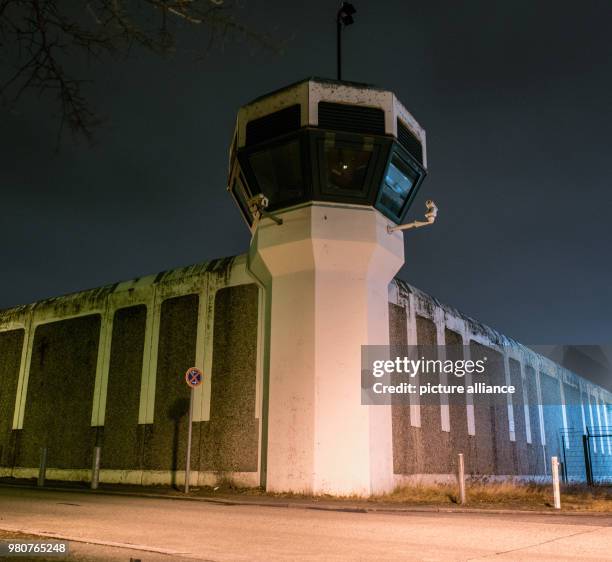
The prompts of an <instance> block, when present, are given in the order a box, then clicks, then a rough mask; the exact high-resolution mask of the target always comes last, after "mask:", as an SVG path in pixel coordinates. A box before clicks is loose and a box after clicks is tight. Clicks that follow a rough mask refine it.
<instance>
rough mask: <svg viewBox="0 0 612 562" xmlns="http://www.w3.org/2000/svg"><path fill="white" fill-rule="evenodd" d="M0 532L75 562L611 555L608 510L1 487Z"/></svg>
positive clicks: (582, 557)
mask: <svg viewBox="0 0 612 562" xmlns="http://www.w3.org/2000/svg"><path fill="white" fill-rule="evenodd" d="M0 529H3V530H5V531H6V530H8V531H12V532H17V531H18V532H25V533H31V534H35V535H36V534H41V533H42V534H43V536H49V537H51V536H57V537H64V538H66V539H68V540H70V541H74V542H71V549H72V552H73V553H74V558H71V560H92V561H93V560H124V561H126V562H127V561H129V560H130V558H133V559H139V560H141V561H142V562H145V561H147V562H148V561H150V562H156V561H167V560H179V561H180V560H184V559H187V560H189V559H191V560H206V561H215V562H217V561H218V562H221V561H242V560H248V561H259V560H261V561H266V562H272V561H281V560H282V561H283V562H285V561H288V560H308V561H314V560H325V561H345V560H364V561H365V560H367V561H372V560H385V561H391V560H402V561H410V560H422V561H434V560H444V561H447V560H491V559H495V560H512V561H518V560H543V561H547V560H550V561H553V560H554V561H555V562H558V561H560V560H581V561H598V562H600V561H603V560H611V559H612V517H608V516H605V517H602V516H593V517H591V516H561V515H557V516H555V515H496V514H480V513H478V514H474V513H402V514H385V513H351V512H341V511H322V510H315V509H301V508H287V507H262V506H243V505H221V504H214V503H207V502H199V501H198V502H196V501H182V500H171V499H157V498H143V497H129V496H112V495H101V494H90V493H79V492H72V491H50V490H36V489H26V488H10V487H0ZM2 536H3V535H2V534H0V539H1V537H2ZM4 536H6V534H5V535H4ZM13 560H15V561H19V560H23V558H13ZM32 560H35V559H32ZM56 560H57V559H56Z"/></svg>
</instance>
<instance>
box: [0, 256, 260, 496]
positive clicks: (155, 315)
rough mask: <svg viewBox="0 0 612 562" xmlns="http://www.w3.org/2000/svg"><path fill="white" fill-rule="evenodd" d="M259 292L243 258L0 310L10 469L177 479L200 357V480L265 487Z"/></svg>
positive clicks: (0, 397)
mask: <svg viewBox="0 0 612 562" xmlns="http://www.w3.org/2000/svg"><path fill="white" fill-rule="evenodd" d="M258 299H259V294H258V289H257V287H256V286H255V285H254V284H253V283H252V282H251V279H250V277H248V276H247V275H246V271H245V266H244V260H243V259H242V258H237V259H231V260H219V261H216V262H211V263H209V264H203V265H200V266H194V267H192V268H183V269H180V270H173V271H171V272H166V273H162V274H159V275H157V276H151V277H149V278H143V279H137V280H133V281H130V282H127V283H122V284H117V285H112V286H108V287H104V288H102V289H96V290H94V291H85V292H82V293H77V294H74V295H68V296H66V297H60V298H57V299H49V300H47V301H41V302H39V303H36V304H34V305H30V306H26V307H18V308H15V309H10V310H7V311H3V312H0V474H1V475H5V476H6V475H12V476H16V477H19V476H22V477H32V476H35V475H36V474H37V470H38V469H37V467H38V465H39V459H40V451H41V447H47V450H48V457H47V466H48V470H47V477H48V478H59V479H68V480H87V479H89V477H90V476H89V475H90V469H91V462H92V451H93V447H94V446H96V445H99V446H101V447H102V455H101V480H102V481H107V482H126V483H151V484H155V483H159V484H162V483H164V484H169V483H178V482H177V479H178V480H180V479H181V478H184V476H183V474H184V473H182V471H184V469H185V442H186V433H187V418H188V409H189V392H190V390H189V388H188V387H187V385H186V384H185V381H184V374H185V371H186V370H187V369H188V368H189V367H191V366H194V365H195V366H199V367H200V368H201V369H202V370H203V371H204V372H205V373H207V374H209V375H211V376H209V377H206V380H205V383H204V384H203V385H201V387H198V389H197V390H196V391H195V394H194V398H195V401H194V404H195V408H194V420H195V423H194V427H193V447H192V456H191V462H192V466H191V470H192V471H193V476H192V478H194V482H199V483H205V482H214V481H215V480H216V479H218V478H219V477H225V476H228V477H231V478H233V479H235V480H237V481H239V482H241V483H243V484H245V485H258V484H259V453H258V451H259V447H258V443H259V419H258V409H257V408H256V395H258V391H257V385H258V380H257V379H258V373H257V346H258V337H257V329H258ZM213 334H214V338H213ZM211 381H212V383H211Z"/></svg>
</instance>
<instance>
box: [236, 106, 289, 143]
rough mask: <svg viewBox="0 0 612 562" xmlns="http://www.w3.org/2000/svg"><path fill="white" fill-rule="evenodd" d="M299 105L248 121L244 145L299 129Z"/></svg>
mask: <svg viewBox="0 0 612 562" xmlns="http://www.w3.org/2000/svg"><path fill="white" fill-rule="evenodd" d="M300 125H301V120H300V105H299V104H296V105H292V106H289V107H286V108H285V109H281V110H280V111H276V112H274V113H270V114H269V115H264V116H263V117H260V118H259V119H253V121H249V122H248V123H247V126H246V145H247V146H248V145H251V144H257V143H259V142H263V141H266V140H268V139H271V138H274V137H280V136H281V135H284V134H286V133H290V132H291V131H296V130H297V129H299V128H300Z"/></svg>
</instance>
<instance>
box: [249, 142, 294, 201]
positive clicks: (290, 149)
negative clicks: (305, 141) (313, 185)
mask: <svg viewBox="0 0 612 562" xmlns="http://www.w3.org/2000/svg"><path fill="white" fill-rule="evenodd" d="M249 163H250V164H251V169H252V170H253V173H254V174H255V179H256V180H257V185H258V187H259V189H260V190H261V192H262V193H263V194H264V195H265V196H266V197H267V198H268V199H269V200H270V204H271V205H274V204H277V203H280V202H283V201H288V200H291V199H296V198H298V197H301V196H302V194H303V191H304V183H303V182H304V179H303V175H302V163H301V157H300V142H299V140H297V139H296V140H293V141H290V142H288V143H287V144H282V145H278V146H274V147H271V148H268V149H266V150H262V151H260V152H256V153H254V154H252V155H251V156H250V157H249Z"/></svg>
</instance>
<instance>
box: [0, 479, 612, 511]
mask: <svg viewBox="0 0 612 562" xmlns="http://www.w3.org/2000/svg"><path fill="white" fill-rule="evenodd" d="M0 486H2V487H11V488H28V489H41V490H45V491H63V492H66V491H70V492H78V493H83V494H101V495H115V496H131V497H143V498H161V499H168V500H179V501H196V502H209V503H217V504H222V505H236V506H259V507H275V508H290V509H315V510H322V511H341V512H352V513H386V514H389V513H397V514H401V513H418V512H429V513H483V514H508V515H559V516H565V515H572V516H574V515H579V516H580V515H588V516H604V517H610V516H611V515H612V513H610V512H607V513H606V512H594V511H587V510H585V511H579V510H574V509H568V510H563V509H562V510H561V511H558V510H555V509H553V508H552V507H551V508H547V507H544V506H543V507H542V508H541V509H532V508H515V507H508V508H504V507H499V506H498V505H495V506H491V507H489V506H479V507H469V506H465V507H462V506H460V505H434V504H417V503H414V504H412V503H397V502H385V501H381V500H379V499H376V500H367V499H363V500H361V499H353V498H346V499H343V498H333V497H326V496H321V497H292V496H283V495H272V494H266V493H265V492H263V491H258V490H234V491H232V490H229V489H223V490H222V489H218V490H216V491H215V490H214V489H213V488H210V487H203V488H192V489H191V491H190V493H189V494H185V493H184V492H182V491H180V490H178V489H175V488H171V487H166V486H148V487H147V486H135V485H125V484H100V485H99V488H98V489H97V490H91V489H90V487H89V484H88V483H86V482H65V481H52V480H48V481H47V482H46V484H45V486H44V488H37V485H36V481H35V480H33V479H16V478H0Z"/></svg>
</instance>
